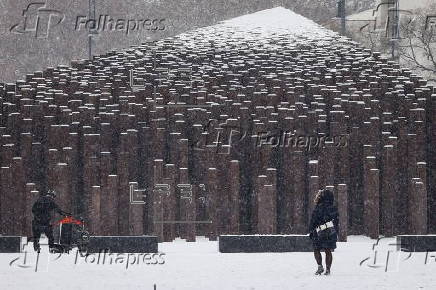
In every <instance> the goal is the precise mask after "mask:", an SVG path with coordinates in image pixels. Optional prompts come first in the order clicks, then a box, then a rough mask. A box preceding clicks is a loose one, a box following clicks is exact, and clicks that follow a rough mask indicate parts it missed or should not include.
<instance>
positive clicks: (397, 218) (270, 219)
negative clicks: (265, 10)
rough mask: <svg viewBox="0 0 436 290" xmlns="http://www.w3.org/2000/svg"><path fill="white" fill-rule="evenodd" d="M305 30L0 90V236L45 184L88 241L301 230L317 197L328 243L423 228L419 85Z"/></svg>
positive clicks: (126, 60)
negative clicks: (324, 193) (328, 215)
mask: <svg viewBox="0 0 436 290" xmlns="http://www.w3.org/2000/svg"><path fill="white" fill-rule="evenodd" d="M211 31H215V32H216V31H219V33H218V34H216V33H215V34H214V36H211V35H210V33H211ZM290 35H293V37H290ZM309 35H310V34H309ZM316 35H317V36H316V37H315V36H307V35H304V32H301V31H300V32H298V33H297V34H292V33H286V32H284V33H283V34H268V35H266V36H262V41H258V39H257V36H255V35H254V34H253V33H251V32H249V33H247V32H246V31H245V32H239V30H238V28H234V29H233V30H232V29H230V28H229V27H227V26H225V25H224V26H222V25H218V26H215V27H213V28H204V29H200V30H198V31H195V32H192V33H188V34H187V35H185V36H184V37H183V39H182V38H180V37H178V36H176V37H173V38H169V39H165V40H161V41H157V42H154V43H150V44H144V45H141V46H137V47H134V48H132V49H130V50H127V51H125V52H111V53H108V54H107V55H102V56H98V57H95V58H94V59H93V60H91V61H74V62H72V64H71V67H67V66H60V67H58V68H49V69H47V70H45V71H42V72H35V73H34V74H29V75H27V77H26V80H25V81H18V82H17V83H15V84H0V98H1V110H0V147H1V150H0V166H1V172H2V176H1V178H0V190H1V195H0V196H1V198H0V224H1V229H0V233H4V234H26V235H28V234H29V231H30V207H29V206H30V205H31V204H32V202H33V201H34V200H35V198H36V197H37V195H38V193H41V192H44V191H46V190H47V189H48V188H53V189H55V190H56V191H58V193H59V194H58V196H59V197H58V202H59V204H60V206H61V207H62V208H63V209H65V210H67V211H71V212H73V213H74V214H75V215H80V216H83V217H84V218H85V220H86V222H87V226H88V227H89V229H90V231H91V233H93V234H97V235H141V234H155V235H157V236H158V237H159V239H160V240H161V241H172V240H174V239H175V238H176V237H182V238H185V239H187V240H188V241H194V240H195V237H196V236H198V235H205V236H208V237H209V238H211V239H216V237H217V236H218V235H220V234H242V233H259V234H273V233H287V234H289V233H295V234H304V233H307V227H308V223H309V220H310V215H311V212H312V210H313V208H314V204H313V199H314V197H315V195H316V193H317V192H318V190H319V189H322V188H326V187H329V188H332V189H333V191H334V192H335V196H336V202H337V206H338V208H339V211H340V224H341V226H340V227H341V231H340V239H341V240H346V236H347V234H366V235H369V236H371V237H377V236H378V235H380V234H382V235H386V236H392V235H396V234H401V233H427V232H432V231H434V230H435V228H436V225H435V224H434V218H433V217H434V214H433V212H434V209H435V207H436V191H435V184H436V179H435V176H436V174H435V171H434V170H435V166H436V159H435V157H434V155H436V154H434V153H435V152H434V145H435V142H436V131H435V122H436V119H435V115H436V114H434V112H435V108H436V102H435V100H436V97H435V96H436V95H435V94H434V93H435V92H434V89H433V88H432V87H431V86H427V85H426V82H425V80H423V79H422V78H419V77H418V76H415V75H413V74H411V73H410V71H408V70H405V69H401V68H400V67H399V66H398V65H397V64H395V63H392V62H390V61H387V60H386V59H383V58H381V57H380V55H379V54H377V53H374V54H372V55H371V53H370V51H368V50H365V49H363V48H360V47H359V46H356V45H355V44H354V43H352V42H350V41H349V40H347V39H343V38H339V37H338V36H337V35H334V34H331V33H329V32H327V31H325V34H324V35H318V34H316ZM271 45H273V46H277V45H278V46H280V47H281V49H280V50H279V51H278V50H275V49H270V47H269V46H271ZM217 47H220V48H217ZM226 47H233V49H225V48H226ZM187 68H188V69H187ZM131 75H133V78H132V79H131ZM132 81H133V82H132Z"/></svg>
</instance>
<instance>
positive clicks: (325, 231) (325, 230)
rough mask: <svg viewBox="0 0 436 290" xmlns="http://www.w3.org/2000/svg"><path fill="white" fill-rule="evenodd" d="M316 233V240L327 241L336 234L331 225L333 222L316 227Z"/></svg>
mask: <svg viewBox="0 0 436 290" xmlns="http://www.w3.org/2000/svg"><path fill="white" fill-rule="evenodd" d="M316 232H317V235H318V238H319V239H322V240H328V239H330V238H332V237H333V236H335V235H336V234H337V233H336V229H335V227H334V225H333V221H329V222H326V223H325V224H322V225H320V226H318V227H317V228H316Z"/></svg>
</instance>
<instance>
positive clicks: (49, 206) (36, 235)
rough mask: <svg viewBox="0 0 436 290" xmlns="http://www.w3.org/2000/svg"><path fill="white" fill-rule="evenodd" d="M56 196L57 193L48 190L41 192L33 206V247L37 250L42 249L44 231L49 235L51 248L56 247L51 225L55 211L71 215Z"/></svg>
mask: <svg viewBox="0 0 436 290" xmlns="http://www.w3.org/2000/svg"><path fill="white" fill-rule="evenodd" d="M55 197H56V193H55V192H54V191H53V190H48V191H47V192H46V193H45V194H41V195H40V196H39V198H38V199H37V201H36V202H35V203H34V204H33V206H32V213H33V220H32V232H33V248H34V250H35V251H37V252H39V251H40V245H39V239H40V237H41V234H42V233H44V234H45V235H46V236H47V238H48V245H49V247H50V249H51V248H53V247H54V237H53V226H52V225H51V220H52V217H53V212H57V213H58V214H60V215H63V216H69V215H71V214H70V213H68V212H65V211H63V210H61V209H60V207H59V206H58V205H57V204H56V202H55V201H54V198H55Z"/></svg>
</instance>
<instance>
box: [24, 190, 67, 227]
mask: <svg viewBox="0 0 436 290" xmlns="http://www.w3.org/2000/svg"><path fill="white" fill-rule="evenodd" d="M53 212H57V213H59V214H60V215H68V213H66V212H64V211H62V210H61V209H60V208H59V206H58V205H57V204H56V202H55V201H54V200H53V198H52V197H50V196H40V197H39V198H38V200H37V201H36V202H35V203H34V204H33V206H32V213H33V219H34V221H35V223H37V224H39V225H49V224H50V221H51V219H52V217H53Z"/></svg>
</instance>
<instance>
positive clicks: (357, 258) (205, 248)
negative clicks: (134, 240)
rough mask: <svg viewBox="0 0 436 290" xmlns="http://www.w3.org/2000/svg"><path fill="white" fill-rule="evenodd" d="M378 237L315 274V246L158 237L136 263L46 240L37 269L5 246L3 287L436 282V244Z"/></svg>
mask: <svg viewBox="0 0 436 290" xmlns="http://www.w3.org/2000/svg"><path fill="white" fill-rule="evenodd" d="M374 243H375V240H370V239H369V238H366V237H362V236H350V237H349V242H347V243H338V248H337V249H336V251H335V252H334V256H333V267H332V275H331V276H314V274H313V273H314V271H315V270H316V265H315V261H314V259H313V254H312V253H241V254H221V253H219V252H218V244H217V242H210V241H208V240H207V239H205V238H201V237H200V238H199V239H198V241H197V242H196V243H187V242H185V241H183V240H176V241H175V242H174V243H162V244H159V251H160V252H162V253H164V255H160V256H159V255H156V256H154V257H152V256H151V255H140V256H138V254H136V255H133V254H132V255H130V256H129V264H126V262H127V254H122V255H118V259H117V258H116V257H117V256H116V254H113V255H112V257H111V258H109V257H108V256H106V258H105V261H104V263H103V255H101V256H100V260H98V254H95V255H93V256H90V257H88V258H87V259H86V260H85V258H81V257H80V256H77V255H76V253H75V252H73V253H70V254H69V255H63V256H61V257H59V255H56V254H48V249H47V247H46V246H44V247H43V249H42V252H41V254H40V257H39V262H38V268H37V269H36V263H35V261H36V254H35V253H34V252H33V251H32V250H31V247H30V248H29V249H28V250H27V251H28V253H27V257H26V261H25V262H24V258H25V254H24V253H22V254H0V289H29V288H35V287H36V289H105V290H109V289H146V290H148V289H150V290H153V289H159V290H164V289H165V290H166V289H177V290H183V289H186V290H188V289H189V290H193V289H199V290H200V289H201V290H203V289H204V290H206V289H208V290H212V289H217V290H218V289H220V290H221V289H241V290H242V289H246V290H251V289H259V290H267V289H268V290H269V289H323V290H327V289H335V290H338V289H371V290H372V289H405V290H406V289H407V290H410V289H436V276H435V274H436V252H432V253H428V254H426V253H414V254H412V255H411V256H409V254H408V253H404V252H397V251H396V246H395V245H389V244H391V243H395V239H392V238H390V239H386V240H384V239H383V240H381V241H380V243H379V245H378V246H377V247H375V249H374V251H373V244H374ZM388 252H389V259H386V257H387V255H388ZM375 255H376V256H377V259H376V261H375V262H374V256H375ZM144 257H147V258H145V259H144ZM323 258H324V257H323ZM365 259H366V260H365ZM110 260H112V263H110ZM362 261H363V262H362ZM386 261H387V262H386ZM386 266H387V267H386ZM35 270H36V271H35Z"/></svg>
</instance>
